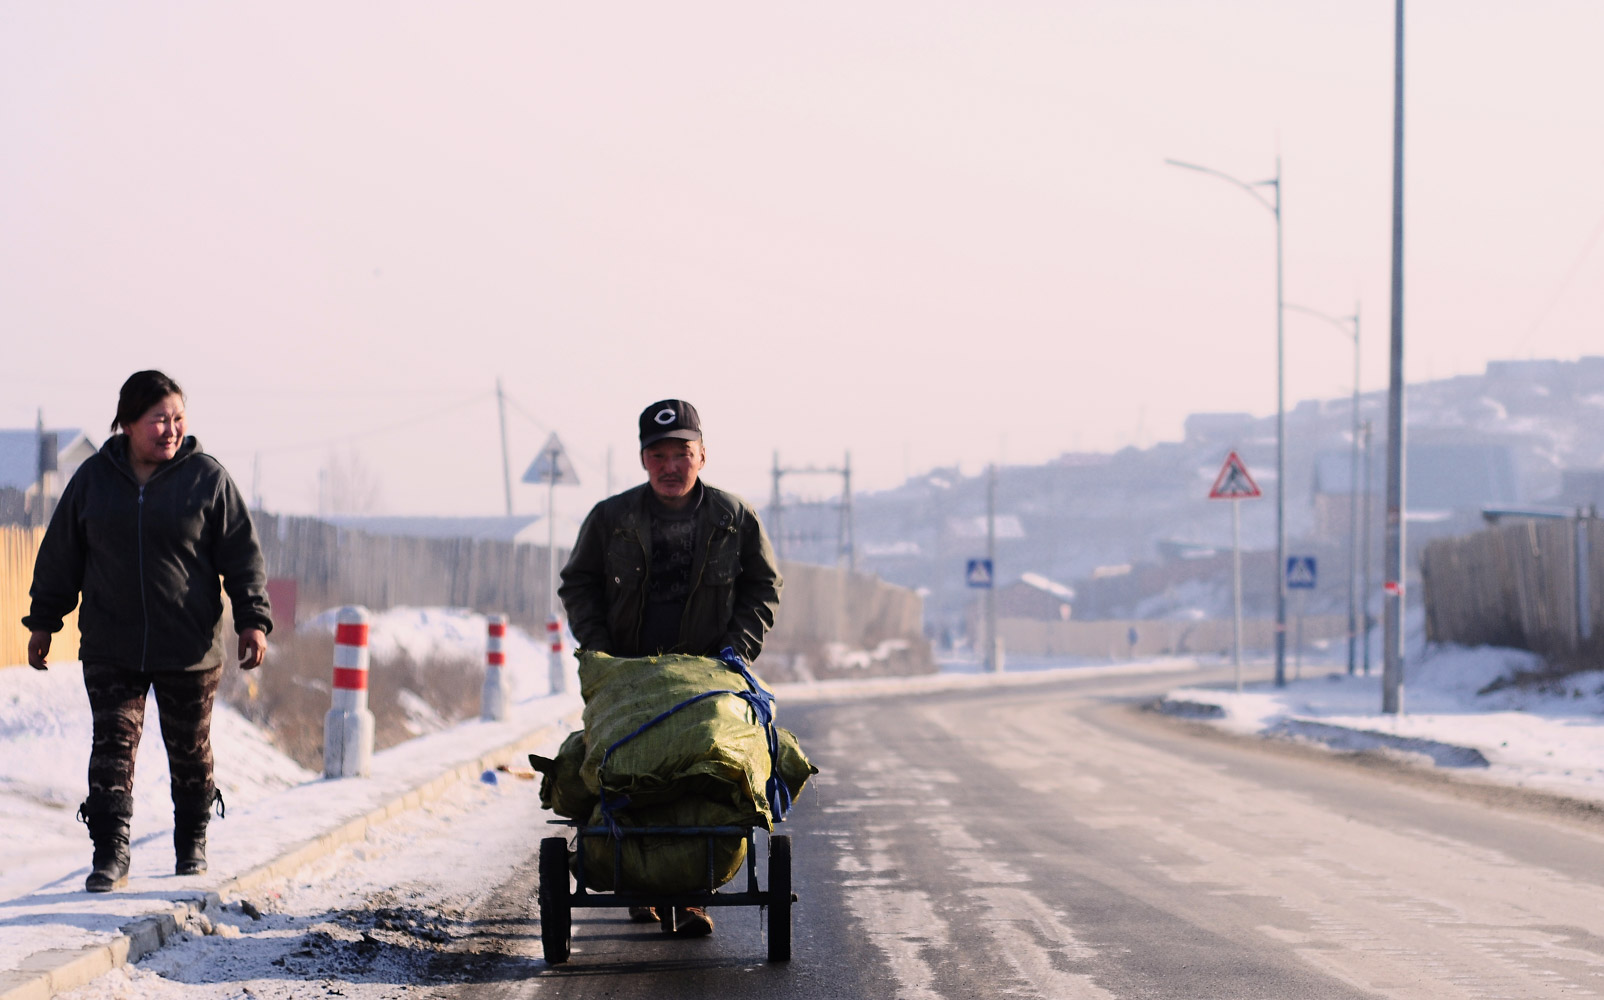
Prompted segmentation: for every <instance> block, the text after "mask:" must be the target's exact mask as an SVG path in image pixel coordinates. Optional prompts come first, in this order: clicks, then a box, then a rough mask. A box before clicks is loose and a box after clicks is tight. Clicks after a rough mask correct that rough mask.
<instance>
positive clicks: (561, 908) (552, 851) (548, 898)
mask: <svg viewBox="0 0 1604 1000" xmlns="http://www.w3.org/2000/svg"><path fill="white" fill-rule="evenodd" d="M573 926H574V911H573V907H572V906H570V905H569V900H568V841H567V840H566V839H564V838H562V837H547V838H545V839H544V840H542V841H541V842H540V944H541V948H542V950H543V951H544V952H545V955H546V964H547V965H559V964H561V963H563V962H566V961H568V951H569V944H570V942H571V941H572V938H573Z"/></svg>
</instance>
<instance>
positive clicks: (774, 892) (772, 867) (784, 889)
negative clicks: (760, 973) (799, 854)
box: [769, 835, 791, 962]
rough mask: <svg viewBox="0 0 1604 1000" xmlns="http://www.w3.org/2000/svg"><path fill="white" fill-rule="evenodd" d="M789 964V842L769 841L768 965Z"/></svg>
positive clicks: (773, 838)
mask: <svg viewBox="0 0 1604 1000" xmlns="http://www.w3.org/2000/svg"><path fill="white" fill-rule="evenodd" d="M790 960H791V838H790V837H787V836H784V835H780V836H771V837H769V961H771V962H789V961H790Z"/></svg>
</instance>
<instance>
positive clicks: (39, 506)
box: [33, 406, 50, 528]
mask: <svg viewBox="0 0 1604 1000" xmlns="http://www.w3.org/2000/svg"><path fill="white" fill-rule="evenodd" d="M33 461H34V465H35V469H34V472H35V473H37V474H38V478H39V499H38V502H37V503H36V504H35V505H34V517H33V520H34V523H36V524H38V525H39V527H41V528H42V527H44V526H45V525H47V524H49V523H50V512H49V511H47V510H45V409H44V407H42V406H41V407H40V408H39V429H38V430H37V431H36V432H35V434H34V449H33Z"/></svg>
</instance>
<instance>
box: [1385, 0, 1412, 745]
mask: <svg viewBox="0 0 1604 1000" xmlns="http://www.w3.org/2000/svg"><path fill="white" fill-rule="evenodd" d="M1395 3H1396V8H1395V10H1396V14H1395V18H1396V23H1395V25H1394V36H1395V40H1394V49H1393V90H1392V331H1391V332H1392V363H1391V375H1390V378H1389V381H1388V383H1387V551H1386V557H1385V561H1386V565H1385V566H1384V567H1382V575H1383V578H1384V580H1385V582H1384V583H1383V584H1382V590H1383V597H1382V608H1383V613H1382V650H1381V652H1382V665H1381V710H1382V711H1383V712H1385V713H1386V714H1388V715H1401V714H1402V713H1403V702H1404V656H1403V652H1404V650H1403V644H1404V629H1403V618H1404V553H1405V551H1406V549H1405V537H1404V509H1405V508H1404V502H1405V497H1404V375H1403V360H1404V332H1403V237H1404V224H1403V216H1404V204H1403V186H1404V172H1403V162H1404V147H1403V141H1404V0H1395Z"/></svg>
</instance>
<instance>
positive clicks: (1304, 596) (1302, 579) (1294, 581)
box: [1286, 556, 1319, 681]
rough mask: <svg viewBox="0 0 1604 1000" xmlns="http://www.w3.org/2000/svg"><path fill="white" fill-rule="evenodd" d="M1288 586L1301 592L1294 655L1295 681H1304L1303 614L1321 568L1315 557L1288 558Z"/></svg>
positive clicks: (1289, 588)
mask: <svg viewBox="0 0 1604 1000" xmlns="http://www.w3.org/2000/svg"><path fill="white" fill-rule="evenodd" d="M1286 574H1287V575H1286V584H1287V589H1288V590H1296V591H1299V594H1298V625H1297V632H1296V634H1295V636H1294V642H1295V643H1296V644H1297V645H1296V649H1295V651H1294V654H1293V659H1292V663H1293V671H1294V673H1293V679H1295V680H1300V681H1301V680H1302V679H1303V612H1304V610H1305V608H1306V607H1307V605H1308V601H1309V591H1311V590H1313V589H1314V588H1315V583H1316V581H1318V580H1319V567H1318V564H1317V563H1316V562H1315V559H1314V556H1287V568H1286Z"/></svg>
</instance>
